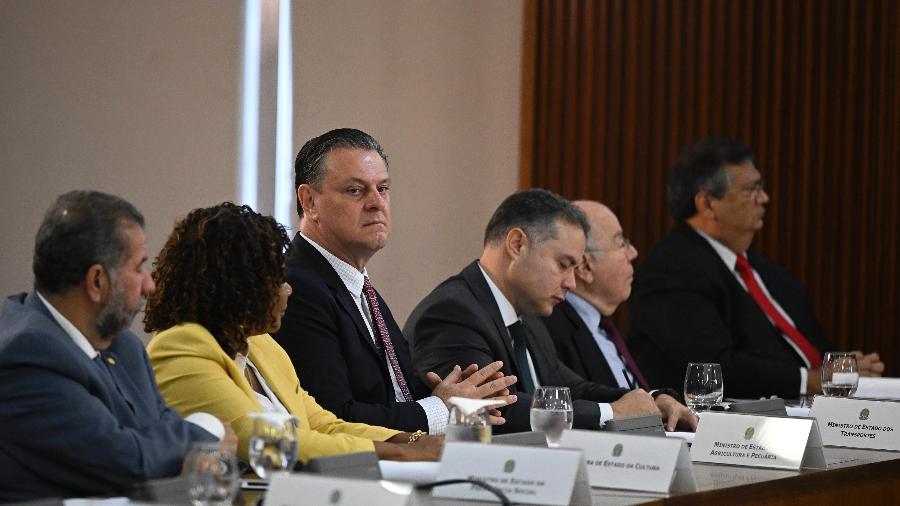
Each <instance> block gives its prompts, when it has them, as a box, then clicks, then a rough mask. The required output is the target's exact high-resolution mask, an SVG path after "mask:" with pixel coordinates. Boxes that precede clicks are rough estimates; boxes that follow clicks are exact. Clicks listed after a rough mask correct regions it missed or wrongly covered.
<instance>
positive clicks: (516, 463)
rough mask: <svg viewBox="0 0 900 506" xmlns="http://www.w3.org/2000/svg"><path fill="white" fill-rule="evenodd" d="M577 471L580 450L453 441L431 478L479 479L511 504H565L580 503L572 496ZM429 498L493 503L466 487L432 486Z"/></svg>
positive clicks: (482, 493)
mask: <svg viewBox="0 0 900 506" xmlns="http://www.w3.org/2000/svg"><path fill="white" fill-rule="evenodd" d="M583 473H584V462H583V460H582V456H581V451H575V450H568V449H562V448H555V449H548V448H533V447H526V446H508V445H484V444H480V443H461V442H455V443H447V444H446V445H445V446H444V454H443V456H442V458H441V469H440V471H439V472H438V476H437V479H438V480H441V481H442V480H452V479H476V480H480V481H483V482H485V483H488V484H490V485H493V486H494V487H496V488H498V489H500V490H501V491H503V493H505V494H506V495H507V497H509V499H510V500H511V501H512V502H514V503H519V504H550V505H567V504H569V503H570V502H571V501H574V502H582V501H583V499H581V498H580V497H573V495H575V494H573V491H575V482H576V480H577V479H578V477H579V476H583ZM584 479H585V481H586V477H584ZM585 485H586V483H585ZM432 494H433V495H434V496H435V497H449V498H454V499H474V500H481V501H495V500H496V497H495V496H494V495H493V494H491V493H490V492H487V491H485V490H484V489H482V488H478V487H473V486H472V485H470V484H462V485H448V486H443V487H437V488H435V489H434V492H432Z"/></svg>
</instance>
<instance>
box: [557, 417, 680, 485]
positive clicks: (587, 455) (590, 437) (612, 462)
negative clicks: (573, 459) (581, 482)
mask: <svg viewBox="0 0 900 506" xmlns="http://www.w3.org/2000/svg"><path fill="white" fill-rule="evenodd" d="M560 446H562V447H564V448H573V449H578V450H581V451H582V452H583V454H584V461H585V464H586V469H587V475H588V481H589V482H590V484H591V486H592V487H603V488H616V489H625V490H640V491H644V492H660V493H668V492H695V491H696V490H697V485H696V482H695V481H694V474H693V472H692V470H691V459H690V455H689V454H688V449H687V445H686V444H685V442H684V440H682V439H669V438H665V437H656V436H640V435H630V434H622V433H621V432H596V431H588V430H567V431H565V432H563V436H562V439H561V440H560Z"/></svg>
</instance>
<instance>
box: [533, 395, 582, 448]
mask: <svg viewBox="0 0 900 506" xmlns="http://www.w3.org/2000/svg"><path fill="white" fill-rule="evenodd" d="M573 418H574V415H573V413H572V394H571V393H570V392H569V388H568V387H538V388H536V389H535V390H534V396H533V397H532V400H531V430H533V431H536V432H543V433H544V436H545V437H546V438H547V446H549V447H550V448H556V447H558V446H559V440H560V438H561V437H562V433H563V430H565V429H571V428H572V419H573Z"/></svg>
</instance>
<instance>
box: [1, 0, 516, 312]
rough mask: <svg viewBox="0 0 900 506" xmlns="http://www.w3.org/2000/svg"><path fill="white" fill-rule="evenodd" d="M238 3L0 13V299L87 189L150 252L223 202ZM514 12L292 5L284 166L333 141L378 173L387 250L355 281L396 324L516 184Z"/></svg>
mask: <svg viewBox="0 0 900 506" xmlns="http://www.w3.org/2000/svg"><path fill="white" fill-rule="evenodd" d="M242 5H243V3H242V2H239V1H236V0H235V1H230V2H225V1H218V0H205V1H199V0H190V1H183V0H154V1H153V2H147V1H144V0H127V1H123V0H79V1H78V2H69V1H63V0H58V1H44V0H38V1H31V0H0V75H2V79H0V105H2V109H0V111H2V114H0V171H2V173H0V176H2V188H3V192H2V195H3V198H2V199H0V213H2V215H3V216H4V217H5V219H4V221H3V225H2V227H3V228H2V234H0V252H2V262H0V290H2V292H3V293H4V294H8V293H12V292H16V291H21V290H27V289H29V288H30V286H31V279H32V277H31V249H32V246H33V238H34V233H35V231H36V228H37V225H38V223H39V222H40V219H41V214H42V213H43V211H44V209H46V207H47V206H48V204H49V203H50V201H51V200H52V199H53V198H54V197H55V196H56V195H58V194H60V193H62V192H64V191H67V190H70V189H74V188H96V189H101V190H104V191H108V192H112V193H116V194H119V195H122V196H123V197H125V198H127V199H129V200H131V201H132V202H134V203H135V204H136V205H137V206H138V207H139V208H140V209H141V210H142V211H143V212H144V213H145V215H146V217H147V219H148V227H147V232H148V239H149V242H150V250H151V252H153V253H154V254H155V252H157V251H158V250H159V248H160V247H161V246H162V243H163V241H164V239H165V237H166V236H167V234H168V232H169V230H170V229H171V226H172V224H173V222H174V221H175V220H176V219H177V218H178V217H180V216H182V215H184V213H186V212H187V211H188V210H190V209H192V208H194V207H197V206H201V205H209V204H213V203H216V202H220V201H222V200H225V199H234V198H236V193H235V185H236V182H235V171H236V165H237V143H236V141H237V138H238V137H237V136H238V121H239V109H238V107H239V104H240V97H239V94H240V86H239V79H240V64H241V57H240V51H241V48H240V45H241V40H242V26H243V25H242V23H243V21H242V18H243V7H242ZM521 16H522V8H521V4H520V3H519V2H510V1H505V0H494V1H474V0H471V1H457V0H446V1H440V2H438V1H426V2H422V1H416V2H401V1H389V0H379V1H371V2H362V1H349V2H344V1H316V2H297V1H296V0H295V6H294V9H293V17H294V27H295V32H294V37H295V46H294V51H295V52H294V58H295V61H296V67H295V86H296V90H295V91H296V93H295V108H296V111H295V112H296V113H295V129H296V132H295V141H296V142H295V144H296V147H295V150H296V148H299V146H300V145H301V144H302V143H303V142H304V141H305V140H307V139H308V138H309V137H311V136H313V135H317V134H319V133H322V132H324V131H325V130H327V129H330V128H333V127H337V126H355V127H358V128H362V129H365V130H368V131H369V132H371V133H372V134H374V135H375V136H376V137H378V138H379V140H381V142H382V143H383V145H384V146H385V149H386V150H387V152H388V155H389V156H390V158H391V167H392V169H391V170H392V176H393V178H394V186H393V191H392V193H393V199H394V224H395V225H394V226H395V228H394V233H393V235H392V238H391V243H390V245H389V246H388V247H387V248H386V249H385V250H384V251H383V252H381V253H380V254H379V255H378V256H377V257H376V258H375V259H374V260H373V262H372V264H371V265H370V270H371V273H372V278H373V280H374V282H375V283H376V285H377V286H378V287H379V289H380V290H381V291H382V293H383V294H384V296H385V297H386V299H387V300H388V302H389V303H390V304H391V307H392V309H393V310H394V312H395V316H397V318H398V320H399V321H401V323H402V321H403V320H405V318H406V316H407V315H408V313H409V311H410V310H411V309H412V307H413V305H414V304H415V303H416V302H417V301H418V300H419V299H420V298H421V297H422V296H424V295H425V293H427V291H429V290H430V289H431V288H432V287H433V286H434V285H435V284H436V283H437V282H439V281H440V280H441V279H443V278H444V277H446V276H448V275H450V274H452V273H454V272H456V271H458V270H459V269H460V268H461V267H462V266H463V264H464V263H465V262H467V261H469V260H471V259H473V258H475V257H476V256H477V255H478V253H479V251H480V242H481V240H480V236H481V230H482V229H483V227H484V224H485V223H486V221H487V218H488V216H489V215H490V212H491V211H492V210H493V208H494V207H495V206H496V205H497V203H498V202H499V200H500V199H502V198H503V196H505V195H506V194H508V193H509V192H511V191H512V190H514V188H515V186H516V174H517V149H518V118H519V87H520V84H519V69H520V60H521V56H520V53H521V47H520V46H521Z"/></svg>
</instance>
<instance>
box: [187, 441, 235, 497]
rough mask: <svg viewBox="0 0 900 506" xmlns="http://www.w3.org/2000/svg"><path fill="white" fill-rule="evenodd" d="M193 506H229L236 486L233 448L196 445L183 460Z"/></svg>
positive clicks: (217, 445) (208, 444)
mask: <svg viewBox="0 0 900 506" xmlns="http://www.w3.org/2000/svg"><path fill="white" fill-rule="evenodd" d="M184 465H185V471H186V473H187V475H188V483H189V488H188V494H189V495H190V498H191V502H192V503H193V504H194V506H206V505H210V506H212V505H215V506H219V505H227V504H231V502H232V501H233V500H234V498H235V496H236V495H237V491H238V487H239V485H240V480H239V478H240V476H239V475H238V465H237V456H236V455H235V449H234V447H233V446H232V447H223V446H222V445H221V444H220V443H196V444H194V445H193V446H191V449H190V451H189V452H188V454H187V456H186V457H185V459H184Z"/></svg>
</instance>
